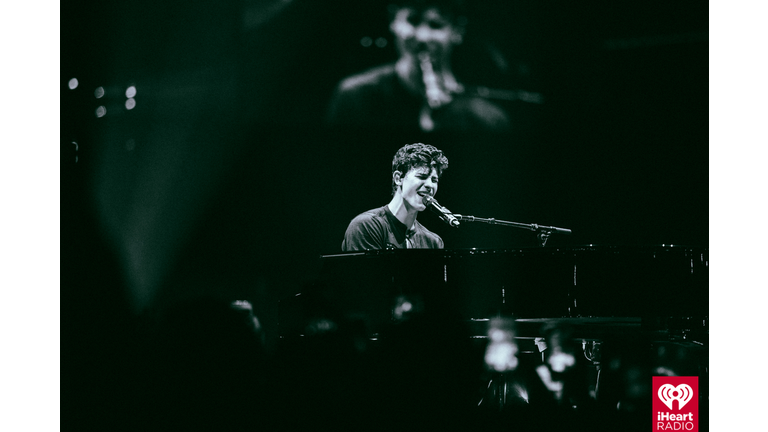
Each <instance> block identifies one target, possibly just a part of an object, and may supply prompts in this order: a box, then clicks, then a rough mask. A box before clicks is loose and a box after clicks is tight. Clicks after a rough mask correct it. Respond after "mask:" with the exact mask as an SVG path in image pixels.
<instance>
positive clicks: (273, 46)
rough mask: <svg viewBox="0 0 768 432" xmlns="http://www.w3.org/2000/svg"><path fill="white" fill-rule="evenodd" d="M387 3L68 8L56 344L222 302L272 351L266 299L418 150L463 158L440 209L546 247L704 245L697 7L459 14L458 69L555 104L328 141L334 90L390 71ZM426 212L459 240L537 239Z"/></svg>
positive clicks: (283, 289) (540, 5)
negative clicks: (495, 131) (185, 306)
mask: <svg viewBox="0 0 768 432" xmlns="http://www.w3.org/2000/svg"><path fill="white" fill-rule="evenodd" d="M386 6H387V2H384V1H364V2H361V1H351V0H345V1H336V2H313V1H299V0H294V1H292V2H285V1H257V0H241V1H227V2H225V1H220V2H202V1H184V2H182V1H178V0H172V1H166V2H150V1H147V0H133V1H120V2H117V1H102V2H88V1H71V0H70V1H65V2H62V3H61V154H62V160H61V164H62V170H61V176H62V177H61V180H62V185H61V198H62V199H61V228H62V292H61V293H62V296H61V298H62V311H63V315H64V317H63V320H62V321H63V322H64V331H63V332H62V333H66V331H67V326H68V325H74V326H76V325H79V324H82V325H81V326H80V327H70V330H76V331H80V330H82V329H84V328H87V326H88V322H89V321H90V320H91V319H98V318H99V317H101V315H99V316H94V315H93V314H92V312H91V313H90V314H86V315H82V314H81V312H82V311H83V310H86V308H87V310H89V311H92V310H93V308H94V306H97V307H99V308H101V310H104V311H105V312H104V316H108V317H113V316H115V315H117V316H119V314H120V313H122V314H125V316H129V315H132V314H134V315H135V314H140V313H143V312H144V311H146V310H149V309H152V308H153V307H155V306H156V305H159V304H164V303H167V302H173V301H175V300H178V299H180V298H183V297H185V296H195V295H201V294H211V295H218V296H221V297H224V298H231V299H235V298H239V299H247V300H250V301H251V302H252V303H253V304H254V309H255V312H256V314H257V316H259V317H260V318H261V320H262V321H263V325H264V328H265V330H266V331H267V335H268V337H270V339H273V338H274V336H275V334H276V317H277V312H276V310H277V301H278V300H279V299H280V298H283V297H285V296H288V295H290V294H292V293H295V292H297V291H300V290H301V287H302V285H303V284H304V283H306V282H308V281H311V280H313V279H314V278H315V277H316V276H317V274H318V271H319V259H318V257H319V255H320V254H323V253H332V252H338V251H339V250H340V245H341V239H342V236H343V233H344V229H345V228H346V225H347V224H348V222H349V220H351V218H352V217H354V216H355V215H356V214H358V213H360V212H362V211H364V210H367V209H370V208H374V207H377V206H381V205H384V204H385V203H387V202H388V201H389V198H390V164H391V158H392V156H393V155H394V153H395V151H396V150H397V149H398V148H399V147H400V146H402V145H403V144H405V143H409V142H418V141H421V142H427V143H430V144H433V145H435V146H437V147H439V148H441V149H443V150H445V152H446V154H447V156H448V158H449V159H450V168H449V169H448V170H447V171H446V174H445V176H444V178H443V179H442V180H441V183H440V193H439V196H438V199H439V200H440V202H441V203H442V204H443V205H445V206H446V207H448V208H450V209H451V210H453V211H454V212H457V213H461V214H470V215H475V216H480V217H493V218H497V219H502V220H508V221H515V222H522V223H537V224H541V225H553V226H558V227H564V228H569V229H572V230H573V235H572V236H569V237H553V238H552V239H551V240H550V242H549V244H548V245H551V246H553V247H559V246H563V247H566V246H571V245H581V244H610V245H656V244H676V245H677V244H681V245H694V246H707V245H708V242H709V237H708V5H707V2H700V1H675V2H666V1H656V0H653V1H642V2H640V1H635V2H628V1H618V2H616V1H589V2H568V1H561V0H557V1H521V2H505V1H494V2H491V1H483V2H470V3H469V4H468V6H469V8H468V17H469V25H468V28H467V34H466V38H465V39H466V41H465V44H464V45H462V46H461V47H460V49H459V50H458V51H457V52H456V55H455V60H456V63H457V65H456V73H457V75H458V76H459V77H460V78H461V79H462V80H463V81H464V82H465V83H468V84H474V85H484V86H488V87H492V88H500V89H509V90H525V91H530V92H535V93H539V94H541V95H542V96H543V98H544V103H543V104H532V103H525V102H520V101H512V102H501V103H503V104H504V106H505V108H506V109H507V110H508V111H509V113H510V115H511V116H512V121H513V131H512V132H511V133H509V134H506V135H494V136H482V135H476V134H469V135H465V136H464V135H455V134H454V135H451V136H441V135H423V136H422V135H418V136H403V134H400V133H399V132H398V131H391V134H380V133H370V134H366V133H359V132H356V133H354V134H352V133H348V134H341V133H337V132H332V131H328V130H326V129H325V128H324V127H323V126H322V118H323V115H324V110H325V106H326V104H327V102H328V99H329V97H330V95H331V93H332V91H333V88H334V86H335V85H336V84H337V83H338V81H339V80H340V79H342V78H343V77H345V76H348V75H350V74H353V73H356V72H359V71H361V70H363V69H365V68H367V67H370V66H374V65H378V64H381V63H385V62H388V61H392V60H394V59H395V56H396V54H395V52H394V48H393V45H392V38H391V35H390V33H389V32H388V28H387V26H388V16H387V12H386ZM365 36H368V37H371V38H373V39H374V40H376V38H379V37H384V38H386V39H387V41H388V43H387V45H386V46H385V47H383V48H379V47H377V46H376V45H373V46H371V47H368V48H366V47H363V46H362V45H361V44H360V40H361V38H362V37H365ZM73 77H75V78H77V79H78V80H79V86H78V87H77V88H76V89H74V90H70V89H69V88H68V87H67V82H68V81H69V80H70V79H71V78H73ZM129 85H135V86H136V88H137V95H136V98H135V99H136V102H137V105H136V108H135V109H133V110H130V111H129V110H126V109H125V108H124V105H123V104H124V102H125V99H126V98H125V95H124V92H125V89H126V88H127V87H128V86H129ZM99 86H103V87H104V88H105V91H106V94H105V96H104V97H103V98H102V99H96V98H95V97H94V89H96V88H97V87H99ZM100 105H103V106H105V107H106V108H107V115H106V116H104V117H102V118H97V117H96V116H95V114H94V113H95V110H96V108H97V107H98V106H100ZM73 142H76V143H77V145H76V146H75V145H73ZM419 220H420V221H422V222H423V223H424V224H425V225H426V226H428V227H429V228H430V229H432V230H433V231H435V232H437V233H438V234H440V235H441V236H442V237H443V239H444V240H445V242H446V246H447V247H448V248H470V247H477V248H518V247H530V246H532V245H534V242H533V238H532V234H531V233H530V232H527V231H523V230H516V229H513V228H507V227H500V226H491V225H485V224H479V225H478V224H475V225H473V224H469V223H465V224H462V226H461V228H459V229H458V230H450V228H448V227H447V226H446V225H444V224H442V222H440V221H439V220H438V219H437V218H436V217H435V216H434V215H432V214H423V215H422V216H420V219H419ZM116 311H117V312H116ZM73 316H80V317H82V316H85V317H86V318H87V319H86V318H82V320H81V321H77V320H75V321H71V320H70V321H67V319H68V317H69V318H71V317H73ZM111 319H114V318H111ZM68 323H69V324H68ZM73 323H74V324H73Z"/></svg>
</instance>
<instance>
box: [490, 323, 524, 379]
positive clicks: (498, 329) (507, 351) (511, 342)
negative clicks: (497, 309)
mask: <svg viewBox="0 0 768 432" xmlns="http://www.w3.org/2000/svg"><path fill="white" fill-rule="evenodd" d="M514 325H515V322H514V320H512V319H507V318H494V319H492V320H491V322H490V326H489V328H488V338H489V339H490V343H489V344H488V347H486V350H485V364H486V366H487V367H488V368H490V369H493V370H495V371H496V372H511V371H513V370H515V369H517V365H518V363H519V360H518V358H517V352H518V347H517V342H516V341H515V327H514Z"/></svg>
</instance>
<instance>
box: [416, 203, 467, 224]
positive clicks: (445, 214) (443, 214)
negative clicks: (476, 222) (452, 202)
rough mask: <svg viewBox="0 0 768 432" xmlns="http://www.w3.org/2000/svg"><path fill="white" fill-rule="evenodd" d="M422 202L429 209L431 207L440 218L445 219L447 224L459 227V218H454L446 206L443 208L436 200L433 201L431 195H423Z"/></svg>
mask: <svg viewBox="0 0 768 432" xmlns="http://www.w3.org/2000/svg"><path fill="white" fill-rule="evenodd" d="M422 202H423V203H424V205H425V206H427V207H429V208H430V209H432V211H433V212H435V213H437V214H438V216H440V219H442V220H443V221H445V223H447V224H448V225H450V226H452V227H454V228H458V227H459V220H458V219H456V216H454V215H452V214H451V212H450V211H449V210H448V209H447V208H445V207H443V206H441V205H440V204H438V203H437V201H435V199H434V198H432V197H431V196H429V195H427V196H425V197H424V199H423V200H422Z"/></svg>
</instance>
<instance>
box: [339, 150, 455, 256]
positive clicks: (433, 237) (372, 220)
mask: <svg viewBox="0 0 768 432" xmlns="http://www.w3.org/2000/svg"><path fill="white" fill-rule="evenodd" d="M447 168H448V158H446V157H445V155H443V152H442V151H440V150H438V149H437V148H435V147H433V146H431V145H428V144H422V143H416V144H408V145H405V146H403V147H402V148H400V150H398V151H397V153H396V154H395V157H394V159H393V160H392V195H393V196H392V200H391V201H390V202H389V204H387V205H385V206H384V207H379V208H375V209H373V210H368V211H367V212H364V213H362V214H359V215H358V216H356V217H355V218H354V219H352V222H350V223H349V226H348V227H347V231H346V233H345V234H344V241H343V242H342V243H341V249H342V250H343V251H357V250H375V249H388V248H396V249H404V248H420V249H442V248H443V239H441V238H440V236H438V235H437V234H435V233H433V232H431V231H429V230H428V229H426V228H424V226H423V225H422V224H420V223H419V222H418V221H417V220H416V216H417V215H418V213H419V212H420V211H423V210H424V209H425V208H426V206H425V205H424V203H423V200H424V197H425V196H431V197H434V196H435V194H436V193H437V183H438V180H439V179H440V176H441V175H442V173H443V171H445V170H446V169H447Z"/></svg>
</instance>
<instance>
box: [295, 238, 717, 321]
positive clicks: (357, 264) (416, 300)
mask: <svg viewBox="0 0 768 432" xmlns="http://www.w3.org/2000/svg"><path fill="white" fill-rule="evenodd" d="M320 259H321V264H322V270H321V277H320V280H319V282H318V283H317V284H316V285H314V286H313V287H311V288H309V289H307V290H306V291H304V292H301V293H297V295H296V296H294V297H292V298H288V299H284V300H283V301H281V305H280V333H281V335H282V336H287V335H296V334H301V332H302V328H303V325H304V324H305V322H306V319H307V317H308V316H317V315H318V314H321V313H324V312H320V309H323V310H324V311H332V312H331V313H333V314H334V316H336V317H346V318H351V319H358V320H362V321H363V322H364V323H365V326H366V328H367V330H368V332H369V335H371V336H375V335H376V334H378V333H379V331H380V330H381V329H382V328H385V327H386V326H387V325H389V324H391V323H392V322H393V321H396V320H397V319H398V313H399V311H398V308H400V309H402V306H403V302H404V301H405V302H408V304H409V305H410V306H408V307H409V308H415V309H419V311H421V312H425V313H427V314H432V315H434V316H444V317H447V316H451V317H455V318H456V319H459V320H462V321H467V322H470V323H484V322H487V321H488V320H490V319H492V318H494V317H500V316H505V317H513V318H514V319H515V320H516V321H517V322H518V323H519V324H520V327H521V329H522V328H523V327H525V325H526V324H527V323H537V322H538V323H544V322H550V323H551V322H563V323H570V324H573V325H577V326H578V325H587V326H589V325H592V326H598V327H601V328H606V327H616V326H618V327H621V328H625V327H627V326H630V327H638V326H641V325H642V326H644V328H649V329H653V330H671V331H685V330H686V328H683V327H690V324H691V323H693V326H694V327H696V328H698V329H699V330H701V327H706V324H707V323H706V319H707V315H708V283H709V275H708V274H709V271H708V270H709V268H708V267H709V256H708V249H706V248H697V247H686V246H671V245H661V246H595V245H588V246H579V247H567V248H550V247H540V248H525V249H502V250H499V249H493V250H488V249H461V250H450V249H443V250H423V249H407V250H378V251H364V252H348V253H340V254H332V255H322V256H321V258H320ZM400 312H401V311H400ZM669 326H672V327H674V328H669ZM475 327H476V328H477V332H478V336H479V335H482V334H484V332H485V329H484V327H483V326H481V325H477V326H475ZM529 327H531V328H533V327H532V326H529ZM676 327H680V328H679V329H678V328H676Z"/></svg>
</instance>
